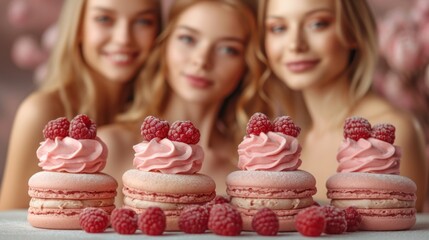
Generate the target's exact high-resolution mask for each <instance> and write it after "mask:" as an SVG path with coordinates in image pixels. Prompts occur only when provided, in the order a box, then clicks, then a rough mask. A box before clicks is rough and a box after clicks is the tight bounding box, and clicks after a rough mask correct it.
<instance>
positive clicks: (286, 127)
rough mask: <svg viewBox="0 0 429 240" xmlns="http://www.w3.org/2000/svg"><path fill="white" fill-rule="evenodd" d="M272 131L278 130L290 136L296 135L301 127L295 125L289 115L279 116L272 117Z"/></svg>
mask: <svg viewBox="0 0 429 240" xmlns="http://www.w3.org/2000/svg"><path fill="white" fill-rule="evenodd" d="M273 126H274V132H280V133H283V134H286V135H289V136H292V137H298V135H299V133H300V132H301V128H300V127H298V126H297V125H295V123H294V122H293V120H292V118H291V117H289V116H281V117H277V118H276V119H274V122H273Z"/></svg>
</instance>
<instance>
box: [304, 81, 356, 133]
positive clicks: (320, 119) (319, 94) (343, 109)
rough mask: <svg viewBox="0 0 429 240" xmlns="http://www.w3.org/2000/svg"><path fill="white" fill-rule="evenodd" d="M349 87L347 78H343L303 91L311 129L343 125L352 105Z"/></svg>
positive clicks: (329, 128)
mask: <svg viewBox="0 0 429 240" xmlns="http://www.w3.org/2000/svg"><path fill="white" fill-rule="evenodd" d="M349 88H350V87H349V84H348V81H347V79H345V78H342V79H337V80H335V82H333V83H332V84H328V85H325V86H323V87H317V88H312V89H307V90H304V91H303V97H304V101H305V105H306V106H307V109H308V112H309V114H310V117H311V121H312V125H311V129H313V130H316V131H318V130H321V129H324V130H327V131H330V130H331V129H333V128H337V127H338V126H342V124H343V120H344V118H345V117H346V116H347V115H348V114H349V113H350V112H351V107H352V101H351V97H350V95H349Z"/></svg>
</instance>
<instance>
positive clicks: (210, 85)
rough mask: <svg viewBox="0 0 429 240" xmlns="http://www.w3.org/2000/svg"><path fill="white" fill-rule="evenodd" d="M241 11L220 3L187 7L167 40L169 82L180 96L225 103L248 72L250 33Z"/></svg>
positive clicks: (196, 100) (204, 3)
mask: <svg viewBox="0 0 429 240" xmlns="http://www.w3.org/2000/svg"><path fill="white" fill-rule="evenodd" d="M242 24H244V23H243V22H242V20H241V18H240V17H239V16H238V13H237V12H236V11H235V10H234V9H232V8H230V7H229V6H226V5H223V4H221V3H216V2H200V3H197V4H195V5H193V6H191V7H189V8H188V9H186V10H185V11H184V12H183V13H182V14H181V15H180V16H179V18H178V21H177V24H176V25H175V28H174V29H173V31H172V34H171V36H170V37H169V39H168V42H167V54H166V55H167V56H166V57H167V59H166V61H167V68H168V83H169V85H170V86H171V88H172V89H173V91H174V92H175V94H177V95H178V96H179V97H180V98H182V99H185V100H186V101H190V102H196V103H213V102H221V101H223V100H224V99H225V97H227V96H228V95H229V94H231V92H232V91H233V90H234V89H235V88H236V87H237V85H238V83H239V82H240V79H241V78H242V76H243V73H244V71H245V60H244V54H245V44H246V40H247V39H246V38H247V34H246V31H245V30H244V28H243V25H242Z"/></svg>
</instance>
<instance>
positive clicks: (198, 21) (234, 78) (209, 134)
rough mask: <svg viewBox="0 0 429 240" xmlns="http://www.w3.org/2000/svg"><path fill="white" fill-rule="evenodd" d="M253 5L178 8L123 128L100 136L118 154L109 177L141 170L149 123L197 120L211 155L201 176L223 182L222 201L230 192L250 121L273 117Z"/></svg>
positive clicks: (184, 1)
mask: <svg viewBox="0 0 429 240" xmlns="http://www.w3.org/2000/svg"><path fill="white" fill-rule="evenodd" d="M252 6H254V5H250V4H249V1H241V0H221V1H216V0H203V1H197V0H178V1H176V2H175V3H174V5H173V6H172V8H171V12H170V14H169V20H168V21H169V22H168V25H167V26H166V28H165V31H164V32H163V33H162V34H161V36H160V39H159V42H158V44H157V46H156V48H155V49H154V52H153V55H151V56H150V57H149V59H148V63H147V65H146V66H145V69H144V70H143V74H142V76H141V79H139V80H141V82H138V83H137V87H136V91H137V92H136V93H135V96H136V98H135V101H134V102H133V105H132V106H131V108H130V109H129V111H128V112H127V113H125V114H124V115H122V116H120V120H121V122H120V123H119V124H116V125H113V126H108V127H106V128H104V129H103V128H102V129H100V131H99V133H100V136H101V138H103V140H105V141H106V143H107V145H108V147H109V151H110V152H109V160H108V163H107V167H106V172H107V173H108V174H110V175H112V176H114V177H116V178H117V179H121V176H122V174H123V173H124V172H125V171H126V170H128V169H130V168H133V165H132V162H133V158H134V155H133V153H134V152H133V148H132V147H133V145H135V144H137V143H139V142H141V141H142V137H141V136H140V125H141V124H142V122H143V120H144V119H145V117H146V116H148V115H153V116H156V117H158V118H161V119H164V120H167V121H169V122H170V123H172V122H174V121H176V120H190V121H192V122H193V123H194V125H195V126H196V127H197V128H198V129H199V130H200V132H201V139H200V142H199V144H200V145H201V146H202V147H203V149H204V152H205V159H204V164H203V168H202V170H201V171H200V172H202V173H204V174H208V175H209V176H211V177H213V178H214V179H215V181H216V183H217V192H218V194H224V193H225V187H226V186H225V177H226V175H227V174H228V173H229V172H231V171H232V170H235V169H236V160H237V145H238V142H239V140H241V138H242V137H243V136H244V130H245V129H246V123H247V120H248V118H249V116H250V115H252V114H253V112H255V111H264V112H268V113H270V112H272V111H271V109H270V107H269V105H268V103H267V102H266V101H265V100H264V97H265V96H264V92H263V88H264V87H263V82H261V81H260V79H261V78H260V76H261V73H262V72H263V71H262V68H261V64H260V62H259V61H258V60H257V50H258V35H257V32H256V20H255V11H254V8H252ZM121 187H122V184H121V183H120V187H119V192H120V189H121ZM118 200H119V202H121V201H122V198H121V197H119V198H118Z"/></svg>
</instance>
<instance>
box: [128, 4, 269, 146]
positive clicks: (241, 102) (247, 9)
mask: <svg viewBox="0 0 429 240" xmlns="http://www.w3.org/2000/svg"><path fill="white" fill-rule="evenodd" d="M204 1H206V2H207V1H210V2H218V3H221V4H225V5H227V6H230V7H232V8H233V9H235V10H237V12H238V13H239V14H240V15H241V17H242V18H243V27H245V28H247V29H246V30H248V33H249V36H248V42H247V44H246V50H245V63H246V66H247V71H246V73H245V75H244V76H243V78H242V79H241V82H240V84H239V86H238V87H237V88H236V89H235V90H234V91H233V93H232V94H231V95H230V96H228V97H227V98H226V99H225V101H224V102H223V104H222V107H221V110H220V113H219V114H218V121H219V122H220V123H221V124H222V125H223V126H224V127H225V128H226V131H225V132H227V133H231V134H233V135H234V138H235V139H236V140H237V139H241V138H242V137H243V133H244V130H245V128H246V124H247V121H248V119H249V117H250V115H252V114H253V113H254V112H256V111H264V112H266V113H267V114H269V115H272V112H273V110H272V107H270V105H269V104H268V102H267V101H266V100H267V97H266V94H265V92H264V86H263V82H262V81H261V78H260V77H261V75H262V73H263V64H262V63H261V62H260V61H259V59H258V57H257V56H256V55H257V52H258V51H257V50H258V49H259V41H258V36H259V34H258V32H257V26H256V18H255V16H256V5H257V4H256V2H254V1H243V0H204ZM200 2H203V1H201V0H176V2H175V3H174V5H173V6H172V8H171V11H170V14H169V20H168V21H169V22H168V24H167V26H166V27H165V30H164V31H163V33H161V35H160V37H159V38H158V41H157V46H156V47H155V49H154V50H153V52H152V55H151V56H150V57H149V59H148V61H147V64H146V66H145V68H144V69H143V72H142V75H141V76H140V78H139V79H138V80H137V83H136V88H135V101H134V102H133V105H132V106H131V108H130V109H129V111H128V112H127V113H126V114H124V115H123V116H121V118H120V120H121V121H131V122H132V121H134V123H136V124H137V123H139V122H140V121H142V120H143V118H144V117H145V116H147V115H161V114H162V113H163V111H164V108H165V104H166V102H167V100H168V96H169V92H170V91H172V90H171V89H170V88H169V86H168V84H167V80H166V79H167V71H168V69H167V66H166V60H165V56H166V45H167V41H168V39H169V37H170V36H171V33H172V32H173V30H174V28H175V27H176V24H177V21H178V18H179V16H180V15H181V14H182V13H183V12H184V11H186V10H187V9H188V8H189V7H191V6H193V5H194V4H197V3H200Z"/></svg>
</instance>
